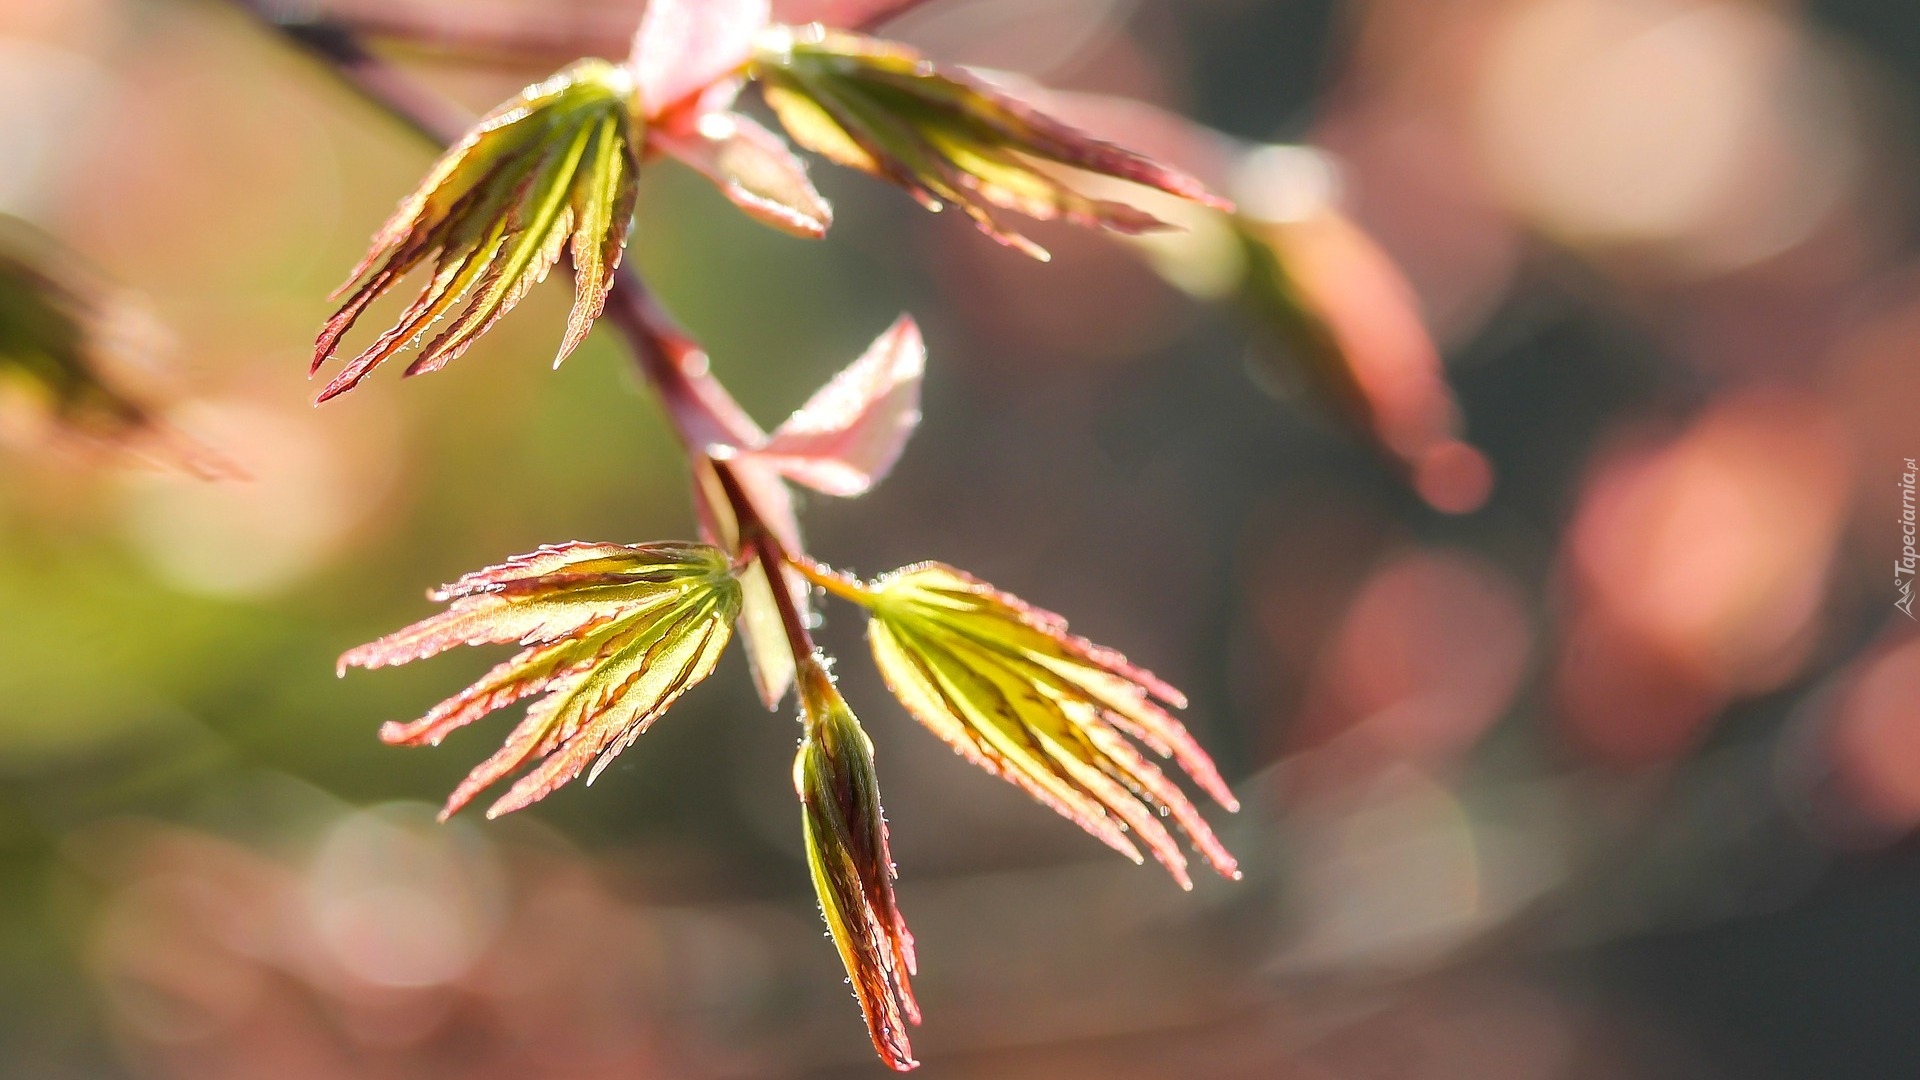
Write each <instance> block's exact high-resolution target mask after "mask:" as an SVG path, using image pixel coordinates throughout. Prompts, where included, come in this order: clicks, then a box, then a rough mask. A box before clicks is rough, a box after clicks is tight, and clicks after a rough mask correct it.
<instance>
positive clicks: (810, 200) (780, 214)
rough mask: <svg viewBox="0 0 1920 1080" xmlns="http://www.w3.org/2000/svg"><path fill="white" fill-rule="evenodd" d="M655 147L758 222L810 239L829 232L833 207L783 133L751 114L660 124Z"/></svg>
mask: <svg viewBox="0 0 1920 1080" xmlns="http://www.w3.org/2000/svg"><path fill="white" fill-rule="evenodd" d="M649 139H650V141H651V142H652V144H653V145H654V146H657V147H659V148H660V149H661V150H664V151H666V152H667V153H668V154H671V155H672V156H673V157H674V158H676V159H677V160H679V161H681V162H684V163H685V164H687V165H688V166H690V167H692V168H693V169H694V170H696V171H698V172H699V173H700V174H701V175H703V176H705V177H706V178H707V179H709V180H711V181H713V183H714V185H715V186H716V187H718V188H719V189H720V193H721V194H723V195H725V196H726V197H727V199H728V201H730V202H732V203H733V204H734V205H735V206H738V207H739V208H740V209H742V210H744V211H746V212H747V214H748V215H750V216H751V217H753V218H754V219H755V220H757V221H760V222H762V223H764V224H767V225H771V226H773V227H774V228H776V229H780V230H782V231H784V232H789V233H792V234H793V235H795V236H801V237H806V238H807V239H818V238H820V237H822V236H825V235H826V234H827V228H828V226H830V225H832V224H833V207H832V206H831V205H830V204H829V203H828V202H827V200H826V198H825V197H823V196H822V195H821V194H820V193H819V192H818V191H816V190H815V189H814V186H813V181H811V180H809V179H808V178H807V168H806V165H805V164H803V163H802V162H801V161H800V159H799V158H797V157H795V156H794V153H793V151H792V150H790V149H788V147H787V144H786V143H785V142H783V141H781V139H780V137H779V136H778V135H775V134H774V133H773V132H771V131H768V130H767V129H766V128H764V127H762V126H760V124H759V122H757V121H755V120H754V119H753V118H751V117H748V116H743V115H741V114H739V113H734V112H712V113H708V114H706V115H704V116H702V117H700V118H699V119H698V120H697V121H695V122H694V123H693V124H692V125H691V126H690V129H689V130H686V131H679V130H672V129H668V128H655V129H654V130H653V131H652V133H651V134H650V135H649Z"/></svg>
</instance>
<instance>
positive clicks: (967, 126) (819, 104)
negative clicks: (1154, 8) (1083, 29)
mask: <svg viewBox="0 0 1920 1080" xmlns="http://www.w3.org/2000/svg"><path fill="white" fill-rule="evenodd" d="M755 73H756V76H757V77H758V78H759V79H760V81H761V82H762V84H763V85H764V86H765V94H766V99H767V103H768V105H769V106H771V107H772V109H773V111H774V113H775V115H777V116H778V117H779V118H780V122H781V123H782V124H783V125H785V127H786V129H787V132H788V134H790V135H792V136H793V138H794V140H795V141H796V142H798V143H800V145H802V146H804V147H806V148H808V149H810V150H812V151H814V152H815V153H818V154H820V155H822V156H824V157H826V158H827V159H828V160H830V161H833V162H835V163H837V164H840V165H845V166H847V167H850V168H855V169H859V170H861V171H863V172H867V173H870V174H872V175H874V176H877V177H880V178H881V179H884V180H888V181H890V182H892V183H894V184H897V185H899V186H900V187H902V188H904V189H906V190H907V192H908V193H909V194H911V195H912V196H913V197H914V198H915V199H917V200H918V201H919V202H921V203H922V204H923V205H925V206H927V207H928V208H929V209H935V210H937V209H939V208H941V207H942V206H948V205H950V206H953V207H956V208H957V209H959V210H960V212H961V213H963V214H965V215H967V217H968V218H970V219H971V220H972V221H973V222H974V223H975V224H976V225H977V226H978V227H979V228H980V229H981V231H983V232H985V233H986V234H987V235H989V236H992V237H993V238H994V239H996V240H998V241H1000V242H1001V243H1004V244H1007V245H1009V246H1012V247H1015V248H1018V249H1020V250H1022V251H1025V252H1027V253H1028V254H1030V255H1032V256H1034V257H1035V258H1040V259H1045V258H1046V257H1047V253H1046V251H1045V250H1044V249H1043V248H1041V247H1039V246H1038V245H1036V244H1034V243H1033V242H1032V241H1030V240H1028V239H1026V238H1025V237H1023V236H1021V235H1020V234H1019V233H1017V232H1012V231H1010V230H1007V229H1005V228H1003V227H1002V226H1001V225H1000V224H999V223H998V222H997V221H996V220H995V218H994V215H993V211H994V210H1012V211H1015V212H1017V213H1020V214H1024V215H1026V216H1027V217H1031V218H1034V219H1035V220H1040V221H1051V220H1056V219H1058V220H1063V221H1068V222H1072V223H1074V224H1078V225H1084V226H1088V227H1092V228H1104V229H1110V230H1113V231H1116V232H1122V233H1141V232H1147V231H1151V230H1156V229H1163V228H1167V227H1169V226H1167V225H1166V224H1165V223H1164V222H1162V221H1160V220H1159V219H1158V218H1155V217H1154V216H1153V215H1151V214H1149V213H1147V212H1145V211H1143V210H1139V209H1136V208H1135V207H1132V206H1129V205H1127V204H1125V203H1120V202H1113V201H1109V200H1105V199H1098V198H1093V197H1090V196H1088V195H1085V194H1083V193H1081V192H1080V191H1078V190H1076V189H1075V188H1074V186H1073V185H1072V184H1071V183H1070V182H1069V179H1068V177H1067V175H1066V173H1067V171H1069V170H1080V171H1083V172H1089V173H1095V174H1099V175H1101V176H1106V177H1112V178H1114V179H1118V180H1124V181H1127V182H1129V183H1133V184H1139V185H1143V186H1146V187H1151V188H1155V189H1158V190H1160V191H1163V192H1167V193H1168V194H1172V195H1176V196H1179V197H1181V198H1184V199H1190V200H1193V201H1195V202H1199V203H1202V204H1205V205H1209V206H1215V207H1219V208H1222V209H1225V208H1227V206H1228V204H1227V203H1225V202H1224V201H1223V200H1220V199H1219V198H1217V197H1215V196H1213V195H1212V194H1210V193H1208V191H1207V190H1206V188H1205V187H1204V186H1203V185H1202V184H1201V183H1200V182H1199V181H1197V180H1195V179H1193V178H1192V177H1189V176H1186V175H1185V174H1183V173H1180V172H1178V171H1176V170H1174V169H1171V168H1168V167H1167V166H1164V165H1161V164H1159V163H1157V162H1154V161H1151V160H1149V159H1147V158H1145V157H1142V156H1140V155H1138V154H1135V153H1133V152H1132V151H1129V150H1125V149H1122V148H1121V147H1118V146H1115V145H1113V144H1112V143H1108V142H1104V141H1102V140H1100V139H1096V138H1094V137H1093V136H1091V135H1088V134H1086V133H1085V132H1082V131H1080V130H1078V129H1076V128H1074V127H1072V126H1070V125H1068V124H1065V123H1062V122H1061V121H1059V120H1056V119H1054V118H1052V117H1050V116H1048V115H1046V114H1044V113H1042V112H1040V111H1038V110H1036V109H1034V108H1031V107H1030V106H1027V105H1025V104H1023V103H1021V102H1019V101H1017V100H1016V99H1014V98H1013V97H1012V96H1010V95H1008V94H1006V93H1003V92H1001V91H1000V90H998V89H996V88H994V87H992V86H989V85H987V84H985V83H983V82H981V81H979V80H977V79H974V78H973V77H971V76H969V75H967V74H965V73H963V72H959V71H954V70H948V69H943V68H940V67H937V66H935V65H934V64H932V63H930V62H928V61H927V60H926V59H925V58H923V57H922V56H920V55H919V54H918V53H916V52H914V51H913V50H911V49H908V48H906V47H905V46H902V45H896V44H894V43H892V42H885V41H879V40H876V39H874V38H869V37H863V36H861V35H858V34H851V33H846V32H842V31H837V30H827V29H823V28H821V27H819V26H809V27H801V28H789V29H787V30H786V32H785V34H784V36H780V35H774V36H770V37H769V39H768V40H767V42H766V44H764V45H763V47H762V49H761V53H760V57H759V61H758V63H757V66H756V68H755Z"/></svg>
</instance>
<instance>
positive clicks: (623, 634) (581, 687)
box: [340, 543, 740, 817]
mask: <svg viewBox="0 0 1920 1080" xmlns="http://www.w3.org/2000/svg"><path fill="white" fill-rule="evenodd" d="M431 595H432V598H433V599H434V600H436V601H439V602H442V603H446V604H447V605H448V607H447V609H446V610H445V611H443V612H441V613H440V614H438V615H435V616H433V617H431V618H428V619H424V620H422V621H420V622H417V623H415V624H413V625H412V626H409V627H407V628H406V629H404V630H400V631H398V632H396V633H393V634H389V635H388V636H386V637H384V638H381V639H380V640H378V641H375V642H373V643H371V644H368V645H362V646H361V647H359V648H357V649H354V650H352V651H350V652H348V653H347V654H346V655H344V656H342V657H341V658H340V669H341V671H342V672H344V671H345V670H346V669H347V668H349V667H362V668H378V667H391V666H394V665H398V664H406V663H411V662H412V661H414V660H421V659H425V658H426V657H430V656H436V655H438V654H440V653H443V652H446V651H447V650H449V649H453V648H456V647H458V646H461V645H501V644H508V643H517V644H519V645H522V646H524V647H525V648H523V649H522V651H521V652H520V653H519V654H518V655H516V656H514V657H513V658H512V659H510V660H507V661H506V662H504V663H502V664H500V665H498V666H497V667H495V668H494V669H493V670H492V671H489V672H487V674H486V675H484V676H482V677H481V678H480V680H479V681H478V682H476V683H474V684H473V685H472V686H469V687H467V688H466V689H465V690H463V691H461V692H460V693H458V694H456V695H454V696H453V697H450V698H448V699H447V700H445V701H443V702H441V703H440V704H438V705H436V706H434V707H433V709H432V710H431V711H430V712H428V713H427V714H426V715H425V716H424V717H421V718H420V719H419V720H416V721H414V722H412V723H410V724H397V723H391V724H388V725H386V727H384V728H383V729H381V732H380V737H381V738H382V739H384V740H385V741H387V742H389V743H396V744H404V745H421V744H430V745H438V744H439V742H440V740H442V739H444V738H446V736H447V735H448V734H449V733H450V732H452V731H454V730H456V729H458V728H461V727H464V726H466V725H467V724H470V723H472V722H473V721H475V720H478V719H480V718H481V717H483V716H487V715H488V714H490V713H493V712H494V711H496V710H499V709H503V708H506V707H507V706H508V705H511V704H513V703H515V702H518V701H523V700H526V699H528V698H532V697H536V696H538V697H540V700H539V701H537V702H535V703H534V704H533V705H532V706H531V707H529V708H528V710H527V714H526V717H525V719H523V720H522V721H521V722H520V725H519V726H518V727H516V728H515V729H514V730H513V733H512V734H511V735H509V736H508V737H507V742H506V745H505V746H503V747H501V749H500V751H499V752H498V753H496V754H494V755H493V756H492V757H491V758H489V759H487V761H486V762H484V763H483V764H481V765H480V766H479V767H478V768H476V769H474V770H473V772H472V773H471V774H469V775H468V776H467V778H466V780H465V781H463V782H462V783H461V784H460V786H459V787H458V788H457V789H455V790H454V792H453V794H452V796H450V797H449V798H448V799H447V805H446V809H445V810H444V811H443V812H442V817H445V816H449V815H451V814H453V813H454V812H456V811H458V810H459V809H460V808H461V807H462V806H465V805H466V804H467V803H468V802H469V801H471V800H472V799H473V797H474V796H475V795H478V794H479V793H480V792H481V791H483V790H485V789H486V788H488V787H490V786H491V785H493V784H494V783H496V782H498V781H500V780H501V779H504V778H505V777H506V776H508V775H509V774H511V773H513V772H515V771H516V770H519V769H520V768H522V767H524V766H527V765H529V764H533V763H534V762H538V764H537V765H536V766H535V767H534V768H533V769H532V771H530V772H528V773H526V774H525V775H524V776H522V777H521V778H520V779H519V780H518V781H517V782H516V783H515V784H514V785H513V787H512V788H511V789H510V790H509V791H508V792H507V794H506V795H505V796H503V797H502V798H501V799H500V800H499V801H497V802H495V803H494V804H493V806H492V808H491V809H489V810H488V811H487V816H488V817H498V816H499V815H501V814H505V813H510V812H512V811H514V810H518V809H521V808H523V807H525V806H528V805H530V804H532V803H535V802H538V801H539V800H540V799H542V798H545V797H546V796H547V795H548V794H550V793H551V792H553V791H554V790H555V789H556V788H559V787H560V786H562V785H564V784H566V783H568V782H569V781H571V780H573V779H574V778H575V777H577V776H579V775H580V773H581V772H582V771H584V770H585V769H586V768H587V766H588V765H589V764H591V765H593V768H594V773H595V774H596V775H597V774H598V772H599V771H600V769H602V768H605V767H606V765H607V763H608V762H610V761H612V760H613V758H614V757H616V756H617V755H618V754H619V753H620V752H621V751H622V750H625V749H626V748H627V747H628V746H631V745H632V744H633V741H634V740H635V739H637V738H639V737H640V735H641V734H642V733H643V732H645V731H646V730H647V728H648V727H649V726H651V725H652V724H653V722H654V721H655V720H657V719H659V718H660V716H661V715H662V714H664V713H665V712H666V711H667V708H668V707H669V706H671V705H672V704H673V703H674V701H676V700H677V699H678V698H679V697H680V695H681V694H683V693H685V692H686V691H687V690H689V689H691V688H692V687H694V686H695V685H697V684H698V683H699V682H700V681H701V680H703V679H705V678H706V677H707V675H708V674H709V673H711V672H712V671H713V665H714V664H715V662H717V661H718V660H719V658H720V654H721V652H722V651H724V650H725V648H726V645H727V638H728V636H729V634H730V632H731V631H730V628H731V626H732V622H733V619H734V616H735V615H737V614H738V613H739V610H740V585H739V583H738V582H737V581H735V580H734V577H733V575H732V572H731V568H730V566H729V561H728V558H727V555H726V553H725V552H722V551H720V550H719V549H717V548H714V547H710V546H708V545H705V544H684V543H663V544H644V545H638V546H625V545H618V544H581V543H573V544H562V545H559V546H555V547H543V548H541V549H540V550H538V551H536V552H534V553H532V554H530V555H523V556H520V557H518V558H515V559H511V560H509V561H507V562H506V563H504V564H502V565H500V566H495V567H490V568H488V569H485V570H481V571H478V572H476V573H472V574H468V575H467V576H466V577H463V578H461V579H460V580H459V581H457V582H454V583H453V584H452V585H448V586H446V587H445V588H443V589H440V590H439V591H437V592H434V593H433V594H431ZM588 782H589V783H591V782H592V777H589V778H588Z"/></svg>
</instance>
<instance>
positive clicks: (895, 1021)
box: [793, 659, 920, 1071]
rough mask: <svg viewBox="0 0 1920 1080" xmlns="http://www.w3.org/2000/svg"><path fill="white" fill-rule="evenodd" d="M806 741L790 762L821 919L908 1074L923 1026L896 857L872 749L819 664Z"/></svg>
mask: <svg viewBox="0 0 1920 1080" xmlns="http://www.w3.org/2000/svg"><path fill="white" fill-rule="evenodd" d="M800 704H801V709H802V713H803V720H804V722H805V724H806V733H805V735H804V736H803V737H802V739H801V742H800V753H799V754H798V755H797V756H796V757H795V758H794V762H793V787H794V790H795V792H797V793H798V794H799V796H800V803H801V807H802V810H803V813H802V815H801V822H802V826H803V828H804V830H805V836H806V845H807V865H808V866H809V867H810V868H811V870H812V873H813V887H814V891H815V892H816V893H817V894H818V896H819V898H820V913H821V914H822V915H823V916H825V918H826V921H827V928H828V930H830V931H831V932H832V934H833V943H834V945H835V947H837V948H838V949H839V951H840V959H841V962H842V963H844V964H845V965H846V968H847V977H848V978H849V979H850V980H851V981H852V983H853V992H854V996H855V997H856V998H858V999H859V1001H860V1010H861V1012H862V1013H864V1014H865V1016H866V1019H867V1031H868V1033H869V1034H870V1035H871V1036H872V1037H873V1047H874V1050H875V1051H876V1052H878V1053H879V1055H880V1060H882V1061H884V1062H886V1064H887V1065H888V1066H889V1067H891V1068H893V1069H896V1070H900V1071H905V1070H908V1069H911V1068H913V1067H914V1066H916V1065H917V1064H919V1063H918V1062H916V1061H914V1060H913V1047H912V1046H911V1045H909V1044H908V1041H907V1030H906V1029H907V1024H909V1023H914V1024H917V1023H919V1022H920V1008H919V1006H918V1005H917V1004H915V1002H914V1000H913V988H912V986H911V985H910V984H909V982H908V977H909V976H910V975H912V974H913V973H914V971H915V966H914V956H913V935H912V934H910V933H908V932H907V923H906V920H905V919H904V918H903V917H902V916H901V914H900V907H899V904H898V903H897V902H896V901H895V900H894V895H893V878H894V868H893V856H892V854H891V853H890V852H889V851H888V849H887V823H886V818H885V816H884V815H883V814H882V812H881V809H880V782H879V779H878V778H877V777H876V776H875V774H874V768H873V743H872V741H871V740H869V739H868V738H867V733H866V732H865V731H864V730H862V729H861V727H860V721H859V720H857V719H855V718H854V715H853V710H851V709H849V708H848V707H847V703H846V700H845V699H843V698H842V697H841V696H840V692H839V691H838V690H836V689H835V688H834V686H833V682H832V680H831V679H829V678H828V676H827V673H826V671H825V670H824V669H823V668H822V667H821V665H820V662H819V660H817V659H815V660H809V661H808V662H807V663H806V664H804V665H802V666H801V669H800Z"/></svg>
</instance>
